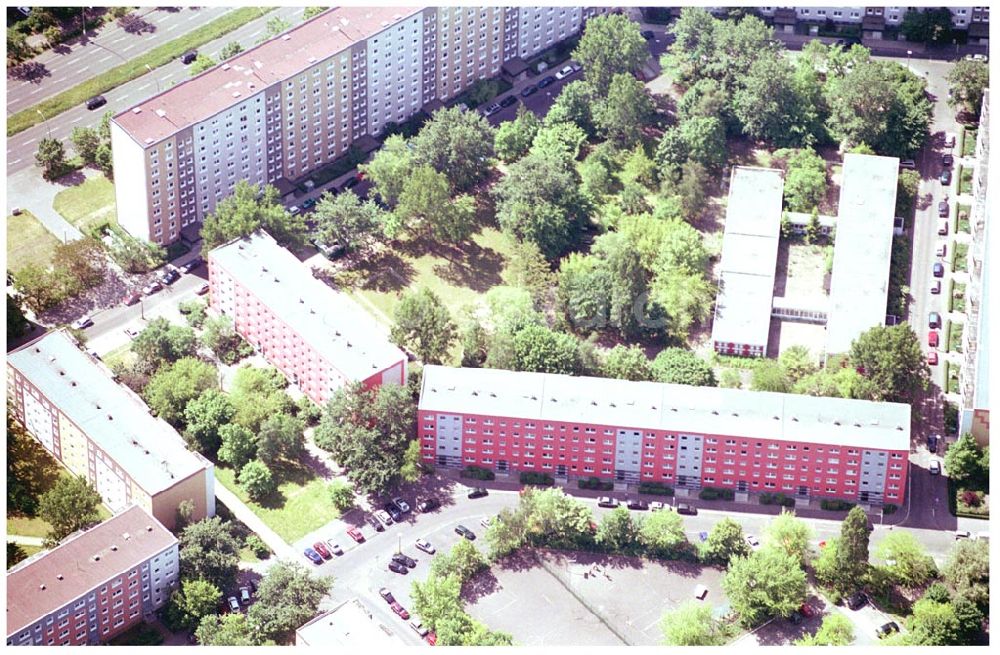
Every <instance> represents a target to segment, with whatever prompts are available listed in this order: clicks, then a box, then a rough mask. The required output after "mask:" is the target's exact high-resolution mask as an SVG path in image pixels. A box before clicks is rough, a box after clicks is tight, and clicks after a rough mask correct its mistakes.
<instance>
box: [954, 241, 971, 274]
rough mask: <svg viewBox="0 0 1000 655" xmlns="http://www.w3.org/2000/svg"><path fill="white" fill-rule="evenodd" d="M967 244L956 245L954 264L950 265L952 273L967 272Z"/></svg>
mask: <svg viewBox="0 0 1000 655" xmlns="http://www.w3.org/2000/svg"><path fill="white" fill-rule="evenodd" d="M968 256H969V244H967V243H956V244H955V250H954V255H953V257H954V259H953V260H952V261H953V262H954V263H953V265H952V270H953V271H967V270H969V257H968Z"/></svg>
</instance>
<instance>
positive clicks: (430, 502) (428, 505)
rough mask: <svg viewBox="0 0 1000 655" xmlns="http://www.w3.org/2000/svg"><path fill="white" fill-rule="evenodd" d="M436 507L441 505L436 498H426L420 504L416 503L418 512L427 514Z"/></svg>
mask: <svg viewBox="0 0 1000 655" xmlns="http://www.w3.org/2000/svg"><path fill="white" fill-rule="evenodd" d="M438 507H441V503H440V502H438V499H437V498H426V499H424V500H423V501H422V502H419V503H417V511H418V512H429V511H431V510H433V509H437V508H438Z"/></svg>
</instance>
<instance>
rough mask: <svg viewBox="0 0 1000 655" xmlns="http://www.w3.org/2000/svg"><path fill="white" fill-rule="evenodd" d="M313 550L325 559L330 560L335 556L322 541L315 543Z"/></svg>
mask: <svg viewBox="0 0 1000 655" xmlns="http://www.w3.org/2000/svg"><path fill="white" fill-rule="evenodd" d="M313 550H315V551H316V552H317V553H319V554H320V555H322V556H323V559H330V558H331V557H333V555H331V554H330V551H329V550H327V547H326V544H324V543H323V542H322V541H317V542H316V543H314V544H313Z"/></svg>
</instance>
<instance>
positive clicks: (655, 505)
mask: <svg viewBox="0 0 1000 655" xmlns="http://www.w3.org/2000/svg"><path fill="white" fill-rule="evenodd" d="M664 509H666V510H669V509H670V506H669V505H666V504H664V503H661V502H660V501H658V500H654V501H652V502H651V503H649V511H650V512H659V511H661V510H664Z"/></svg>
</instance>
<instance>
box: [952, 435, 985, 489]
mask: <svg viewBox="0 0 1000 655" xmlns="http://www.w3.org/2000/svg"><path fill="white" fill-rule="evenodd" d="M982 462H983V449H982V448H980V447H979V444H978V443H976V440H975V439H974V438H973V437H972V434H970V433H968V432H966V433H965V434H963V435H962V436H960V437H959V438H958V439H957V440H956V441H955V443H953V444H952V445H950V446H948V450H947V451H946V452H945V455H944V466H945V470H946V471H948V476H949V477H950V478H951V479H952V480H954V481H955V482H956V483H958V484H963V483H966V482H970V481H974V482H977V483H978V482H979V481H980V480H986V479H988V478H989V470H988V468H984V467H983V465H982Z"/></svg>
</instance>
